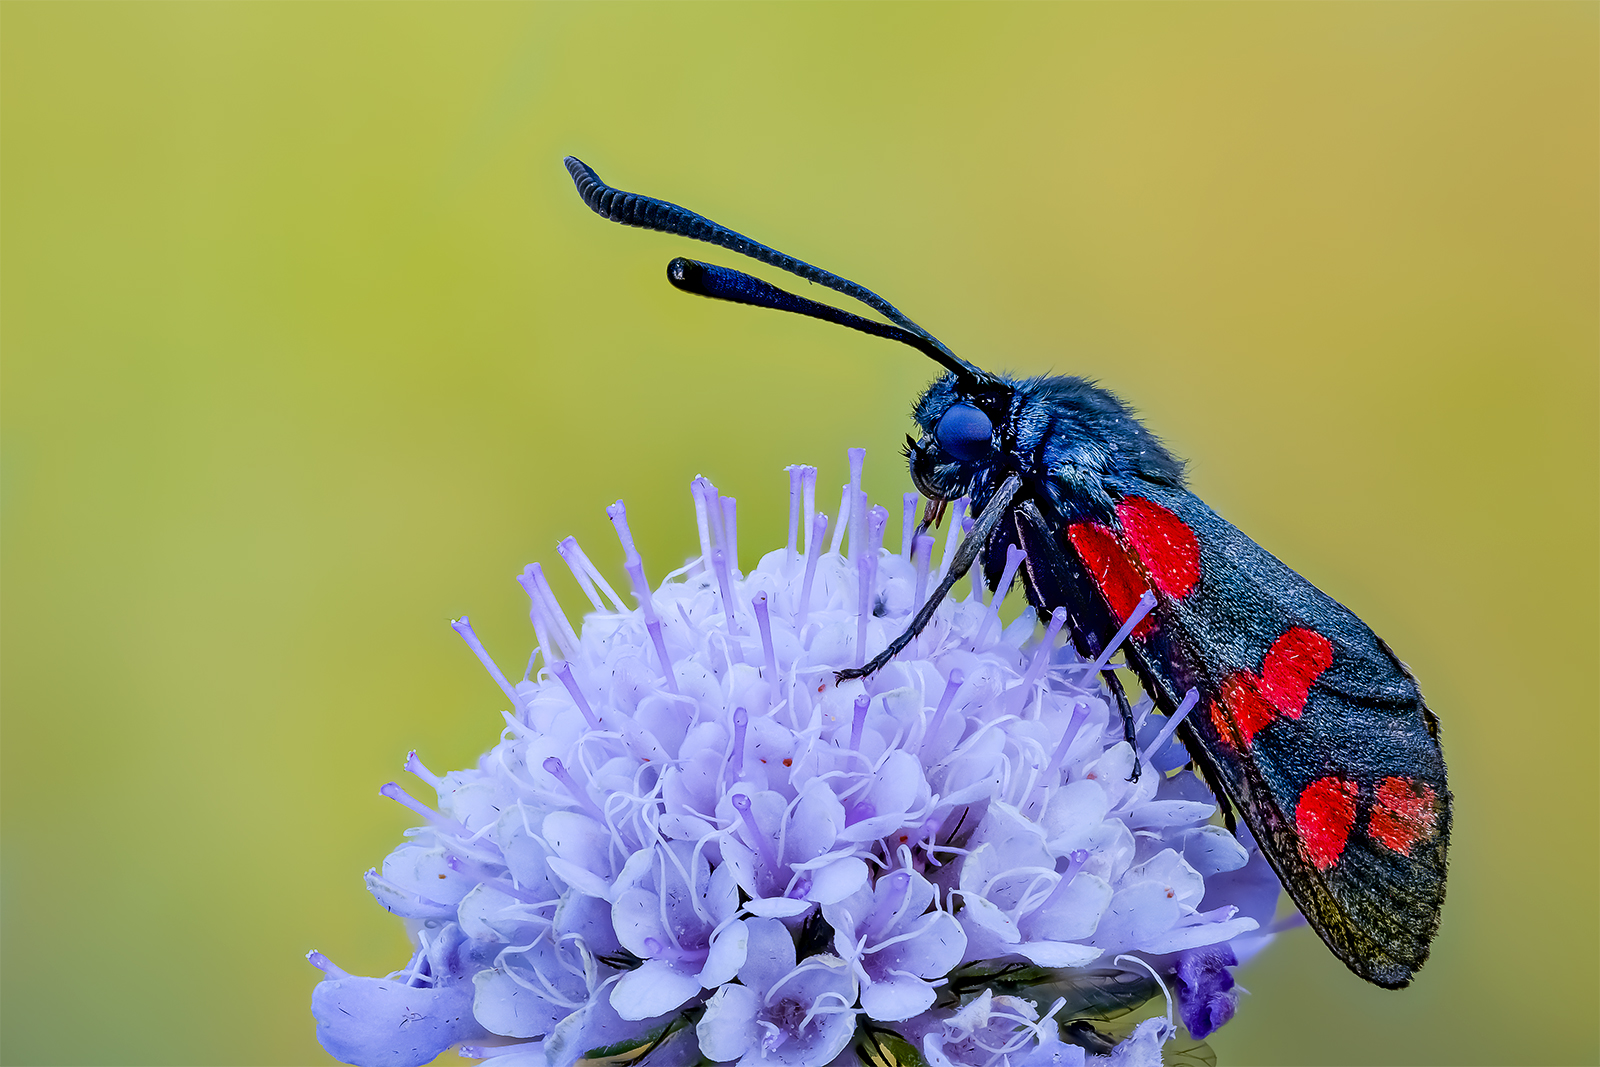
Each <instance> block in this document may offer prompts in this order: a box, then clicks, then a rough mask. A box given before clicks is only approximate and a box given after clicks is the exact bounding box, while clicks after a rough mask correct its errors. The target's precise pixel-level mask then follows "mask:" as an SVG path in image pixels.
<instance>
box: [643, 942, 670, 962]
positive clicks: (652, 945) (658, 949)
mask: <svg viewBox="0 0 1600 1067" xmlns="http://www.w3.org/2000/svg"><path fill="white" fill-rule="evenodd" d="M666 949H667V946H666V945H664V944H662V942H661V939H660V938H659V937H647V938H645V939H644V950H645V951H646V952H648V953H649V954H650V956H651V958H652V959H653V958H655V957H656V956H659V955H661V954H662V953H663V952H665V951H666Z"/></svg>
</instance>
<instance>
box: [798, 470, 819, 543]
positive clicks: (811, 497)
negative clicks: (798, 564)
mask: <svg viewBox="0 0 1600 1067" xmlns="http://www.w3.org/2000/svg"><path fill="white" fill-rule="evenodd" d="M800 498H801V504H802V507H801V511H800V533H801V536H802V537H804V538H805V542H806V543H805V544H804V545H802V546H801V551H803V552H810V551H811V523H812V521H813V520H814V519H815V518H816V517H817V468H815V467H801V468H800Z"/></svg>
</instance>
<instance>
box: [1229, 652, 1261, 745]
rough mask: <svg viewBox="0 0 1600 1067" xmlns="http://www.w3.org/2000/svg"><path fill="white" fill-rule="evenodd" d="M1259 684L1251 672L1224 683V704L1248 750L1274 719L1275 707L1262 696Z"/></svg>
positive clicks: (1231, 678) (1240, 673) (1230, 677)
mask: <svg viewBox="0 0 1600 1067" xmlns="http://www.w3.org/2000/svg"><path fill="white" fill-rule="evenodd" d="M1259 682H1260V680H1259V679H1258V678H1257V677H1256V676H1255V675H1253V674H1251V673H1250V672H1249V671H1240V672H1239V673H1237V674H1233V675H1229V677H1228V680H1227V681H1226V682H1224V683H1222V702H1223V704H1224V705H1226V706H1227V709H1228V714H1229V716H1230V717H1231V718H1232V719H1233V725H1234V727H1235V729H1236V730H1237V731H1238V734H1239V740H1241V741H1243V742H1244V745H1245V747H1246V748H1248V747H1249V746H1250V743H1251V742H1252V741H1254V740H1255V737H1256V732H1257V731H1258V730H1260V729H1261V728H1262V727H1263V726H1266V725H1267V723H1269V722H1271V721H1272V719H1273V707H1272V705H1271V704H1270V703H1268V701H1267V698H1266V697H1264V696H1262V694H1261V689H1260V687H1259Z"/></svg>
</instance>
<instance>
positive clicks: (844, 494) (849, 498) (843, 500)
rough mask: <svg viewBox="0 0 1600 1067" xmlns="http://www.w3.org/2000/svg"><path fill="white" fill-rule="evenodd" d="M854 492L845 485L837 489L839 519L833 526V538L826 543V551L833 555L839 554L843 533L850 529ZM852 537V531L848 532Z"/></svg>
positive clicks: (842, 542)
mask: <svg viewBox="0 0 1600 1067" xmlns="http://www.w3.org/2000/svg"><path fill="white" fill-rule="evenodd" d="M854 501H855V494H854V493H852V492H851V491H850V487H849V486H848V485H847V486H845V487H844V488H843V489H841V490H839V521H838V522H837V523H835V524H834V527H833V540H832V541H831V542H829V544H828V551H829V552H830V553H832V554H833V555H838V554H839V546H840V545H842V544H844V535H845V534H846V533H847V532H849V531H850V516H851V513H852V511H853V509H854ZM850 536H851V537H854V536H855V534H854V533H850Z"/></svg>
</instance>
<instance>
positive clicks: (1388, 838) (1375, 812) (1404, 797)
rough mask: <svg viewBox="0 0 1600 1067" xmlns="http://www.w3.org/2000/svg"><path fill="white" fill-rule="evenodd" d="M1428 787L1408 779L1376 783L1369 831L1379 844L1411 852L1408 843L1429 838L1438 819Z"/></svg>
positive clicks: (1394, 779) (1406, 853)
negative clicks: (1376, 792) (1375, 796)
mask: <svg viewBox="0 0 1600 1067" xmlns="http://www.w3.org/2000/svg"><path fill="white" fill-rule="evenodd" d="M1433 801H1434V792H1433V788H1432V787H1431V786H1428V785H1425V784H1423V783H1422V782H1416V781H1413V780H1411V779H1410V778H1385V779H1384V780H1383V781H1381V782H1379V783H1378V799H1377V803H1376V804H1374V805H1373V807H1372V817H1371V819H1370V820H1369V821H1368V823H1367V828H1368V830H1370V831H1371V833H1372V836H1373V837H1375V838H1376V839H1377V840H1378V841H1380V842H1381V843H1382V844H1384V845H1385V846H1387V847H1388V848H1390V849H1392V850H1394V851H1395V852H1398V853H1400V855H1402V856H1409V855H1411V846H1412V845H1414V844H1416V843H1417V842H1418V841H1421V840H1422V839H1423V838H1425V837H1432V836H1433V832H1434V830H1435V829H1436V828H1437V825H1438V822H1439V811H1438V808H1436V807H1435V806H1434V803H1433Z"/></svg>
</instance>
